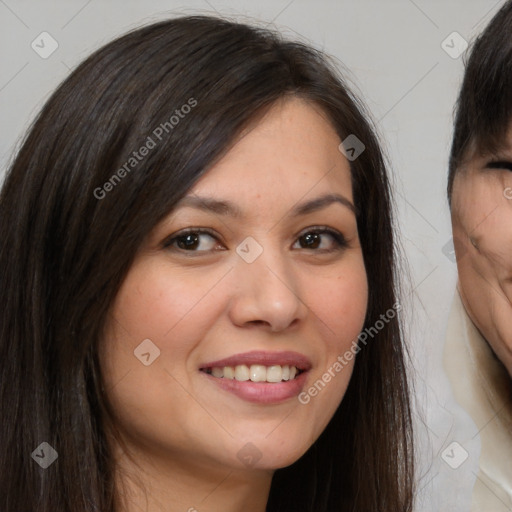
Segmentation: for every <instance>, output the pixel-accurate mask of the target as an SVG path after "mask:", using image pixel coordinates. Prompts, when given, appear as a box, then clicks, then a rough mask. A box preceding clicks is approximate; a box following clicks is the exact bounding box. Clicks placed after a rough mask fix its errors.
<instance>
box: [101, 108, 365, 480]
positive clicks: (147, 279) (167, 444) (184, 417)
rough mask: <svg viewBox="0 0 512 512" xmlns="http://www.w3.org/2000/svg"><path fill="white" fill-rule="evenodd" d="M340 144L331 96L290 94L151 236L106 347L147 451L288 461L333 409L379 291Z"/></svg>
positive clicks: (135, 446)
mask: <svg viewBox="0 0 512 512" xmlns="http://www.w3.org/2000/svg"><path fill="white" fill-rule="evenodd" d="M339 144H340V140H339V138H338V136H337V135H336V133H335V131H334V130H333V128H332V127H331V125H330V124H329V123H328V122H327V121H326V118H325V116H324V115H322V114H321V113H320V111H319V109H318V108H317V107H315V106H312V105H310V104H308V103H306V102H304V101H302V100H299V99H296V98H294V99H288V100H286V101H282V102H279V103H277V104H275V105H274V106H273V107H272V109H271V110H270V111H269V112H268V114H267V115H266V116H265V117H264V118H263V119H262V120H261V121H259V122H258V123H257V124H255V125H254V126H252V127H251V129H250V130H249V131H247V132H246V134H244V136H243V137H241V138H240V139H239V140H238V142H237V144H236V145H235V146H234V147H233V148H232V149H231V150H230V151H229V152H228V153H227V154H226V155H225V156H224V158H222V160H220V161H219V162H218V163H217V164H216V165H214V166H213V167H212V168H211V169H210V170H209V171H208V172H207V173H206V174H205V175H204V176H203V177H201V179H200V180H199V181H198V182H197V184H196V185H195V186H194V187H193V189H191V190H190V191H189V193H188V194H187V195H186V197H185V198H183V200H182V201H181V202H180V203H178V204H177V205H176V208H175V209H174V210H173V211H172V213H171V214H170V215H169V216H168V217H167V218H165V219H164V220H163V221H162V222H161V223H160V224H159V225H157V226H156V227H155V229H154V230H153V231H152V232H151V233H150V234H149V236H148V238H147V241H146V243H145V244H144V245H143V247H141V249H140V252H139V253H138V255H137V257H136V259H135V261H134V263H133V266H132V267H131V269H130V271H129V272H128V274H127V276H126V279H125V281H124V283H123V285H122V287H121V289H120V291H119V293H118V295H117V298H116V300H115V302H114V305H113V308H112V311H111V315H110V319H109V322H108V325H107V330H106V336H105V338H104V340H103V344H102V350H101V353H100V360H101V361H102V370H103V373H104V376H105V380H106V389H107V395H108V398H109V400H110V401H111V404H112V406H113V409H114V412H115V415H116V421H117V425H118V427H119V428H120V430H121V432H122V434H123V437H124V438H125V440H127V441H128V445H129V447H130V448H131V449H132V450H133V451H134V452H137V453H139V454H145V455H148V454H150V455H151V457H152V459H153V460H158V461H160V463H161V464H162V465H163V466H165V467H167V468H177V469H179V468H181V469H182V470H183V468H185V467H194V466H195V467H197V466H199V467H202V468H208V467H212V466H213V467H218V466H222V467H231V468H237V469H246V468H249V469H255V468H256V469H265V470H273V469H276V468H279V467H284V466H286V465H289V464H291V463H292V462H294V461H295V460H297V459H298V458H299V457H300V456H301V455H302V454H303V453H304V452H305V451H306V450H307V449H308V448H309V447H310V446H311V445H312V443H313V442H314V441H315V439H316V438H317V437H318V436H319V434H320V433H321V432H322V430H323V429H324V427H325V426H326V425H327V423H328V422H329V420H330V419H331V417H332V415H333V413H334V411H335V410H336V408H337V407H338V405H339V403H340V401H341V399H342V398H343V395H344V393H345V390H346V388H347V385H348V382H349V380H350V376H351V373H352V368H353V364H354V361H353V360H352V361H350V362H348V364H347V365H346V366H344V367H343V368H342V369H341V370H339V367H340V366H341V365H340V364H339V363H338V365H336V364H335V363H336V362H337V358H338V356H343V354H344V353H345V351H346V350H348V349H349V348H350V346H351V343H352V342H353V340H354V339H355V338H356V337H357V335H358V333H359V332H360V330H361V329H362V326H363V322H364V318H365V312H366V307H367V291H368V290H367V281H366V272H365V267H364V263H363V255H362V252H361V246H360V242H359V238H358V232H357V225H356V217H355V215H354V207H353V198H352V186H351V175H350V168H349V164H348V162H347V160H346V158H345V157H344V156H343V154H342V153H341V152H340V151H339V149H338V145H339ZM148 340H150V341H148ZM334 367H336V368H337V369H338V371H336V370H334ZM295 372H296V373H297V375H295V376H294V373H295ZM326 375H327V376H326ZM248 379H250V380H248ZM317 381H319V382H320V383H318V382H317ZM315 382H316V383H317V384H316V385H317V388H315V389H316V393H315V391H314V390H313V392H312V393H311V396H310V395H308V396H309V398H310V399H309V400H306V399H304V397H305V395H304V394H303V395H302V397H303V399H302V400H299V394H300V393H307V391H308V389H309V388H311V387H312V386H314V385H315ZM313 395H315V396H313ZM305 402H307V403H305Z"/></svg>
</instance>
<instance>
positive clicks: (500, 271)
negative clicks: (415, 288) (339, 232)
mask: <svg viewBox="0 0 512 512" xmlns="http://www.w3.org/2000/svg"><path fill="white" fill-rule="evenodd" d="M511 34H512V2H507V3H506V4H505V5H504V6H503V7H502V8H501V10H500V11H499V12H498V13H497V14H496V15H495V17H494V18H493V19H492V20H491V22H490V23H489V25H488V26H487V28H486V29H485V30H484V32H483V33H482V34H481V35H480V36H479V37H478V39H477V40H476V41H475V43H474V45H473V48H472V51H471V56H470V58H469V60H468V62H467V66H466V71H465V76H464V81H463V85H462V89H461V92H460V95H459V100H458V104H457V116H456V120H455V129H454V136H453V144H452V150H451V158H450V174H449V179H448V197H449V199H450V206H451V214H452V226H453V238H454V246H455V251H456V256H457V267H458V272H459V283H458V294H457V296H456V299H455V302H454V305H453V308H452V313H451V318H450V324H449V331H448V337H447V343H446V349H445V366H446V368H447V372H448V374H449V375H450V377H451V379H452V385H453V387H454V391H455V395H456V398H457V399H458V401H459V402H460V403H461V404H462V405H463V406H464V407H465V408H466V409H467V410H468V412H469V413H470V414H471V416H472V418H473V420H474V422H475V424H476V428H477V430H478V433H479V434H480V436H481V442H482V452H481V456H480V462H479V465H480V471H479V475H478V478H477V480H476V483H475V487H474V490H473V505H472V510H475V511H480V510H486V511H493V512H494V511H496V512H499V511H502V510H503V511H505V510H510V509H511V508H512V464H511V463H510V461H511V458H512V386H511V381H510V378H511V376H512V306H511V303H512V287H511V279H510V276H511V268H512V257H511V254H512V253H511V250H512V174H511V170H512V163H511V162H512V36H511Z"/></svg>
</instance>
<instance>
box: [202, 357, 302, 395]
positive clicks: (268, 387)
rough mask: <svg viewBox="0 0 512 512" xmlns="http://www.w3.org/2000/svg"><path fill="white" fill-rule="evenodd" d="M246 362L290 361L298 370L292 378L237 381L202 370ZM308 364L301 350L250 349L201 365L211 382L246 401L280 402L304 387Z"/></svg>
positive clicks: (286, 363)
mask: <svg viewBox="0 0 512 512" xmlns="http://www.w3.org/2000/svg"><path fill="white" fill-rule="evenodd" d="M242 364H245V365H247V366H250V365H252V364H261V365H265V366H272V365H281V366H284V365H290V366H295V367H297V369H299V370H300V371H301V373H300V374H299V375H297V376H296V377H295V378H294V379H293V380H288V381H282V382H277V383H268V382H252V381H238V380H235V379H225V378H216V377H213V376H212V375H210V374H208V373H206V372H204V370H207V369H210V368H215V367H224V366H238V365H242ZM310 368H311V362H310V361H309V359H308V358H307V357H305V356H303V355H302V354H298V353H297V352H262V351H253V352H246V353H244V354H237V355H234V356H231V357H227V358H225V359H219V360H217V361H212V362H208V363H206V364H203V365H201V367H200V369H201V370H203V372H202V374H203V375H204V376H205V378H207V379H209V380H210V381H211V382H212V383H214V384H216V385H217V386H219V387H220V388H221V389H223V390H225V391H229V392H231V393H233V394H234V395H236V396H237V397H239V398H241V399H243V400H246V401H248V402H253V403H260V404H272V403H279V402H283V401H285V400H288V399H290V398H293V397H296V396H297V395H298V394H299V393H300V392H301V391H302V389H303V388H304V384H305V381H306V378H307V372H308V370H309V369H310Z"/></svg>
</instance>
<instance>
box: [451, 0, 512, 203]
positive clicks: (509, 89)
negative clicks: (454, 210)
mask: <svg viewBox="0 0 512 512" xmlns="http://www.w3.org/2000/svg"><path fill="white" fill-rule="evenodd" d="M470 51H471V54H470V56H469V59H468V61H467V64H466V69H465V73H464V80H463V83H462V87H461V90H460V93H459V98H458V100H457V104H456V116H455V126H454V133H453V142H452V148H451V154H450V163H449V175H448V198H451V195H452V187H453V180H454V178H455V174H456V172H457V170H458V169H459V167H460V166H461V164H462V162H463V160H464V158H465V156H466V154H467V151H468V149H469V148H470V147H471V145H473V146H474V149H475V150H482V149H485V150H486V151H489V152H495V151H498V150H499V149H500V148H501V147H502V146H503V144H504V141H505V140H506V135H507V131H508V129H509V128H510V122H511V120H512V1H508V2H506V3H505V5H503V7H502V8H501V9H500V10H499V11H498V12H497V13H496V14H495V15H494V17H493V18H492V20H491V21H490V22H489V24H488V25H487V27H486V28H485V30H484V31H483V32H482V34H480V36H478V38H477V39H476V40H475V42H474V43H473V45H472V47H471V50H470Z"/></svg>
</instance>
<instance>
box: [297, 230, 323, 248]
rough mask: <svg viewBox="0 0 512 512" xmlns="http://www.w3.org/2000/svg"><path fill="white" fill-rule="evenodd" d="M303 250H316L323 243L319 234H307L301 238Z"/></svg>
mask: <svg viewBox="0 0 512 512" xmlns="http://www.w3.org/2000/svg"><path fill="white" fill-rule="evenodd" d="M299 241H300V244H301V247H302V248H303V249H316V248H317V247H319V246H320V243H321V242H322V236H321V235H320V234H319V233H307V234H306V235H303V236H301V237H300V238H299Z"/></svg>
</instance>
